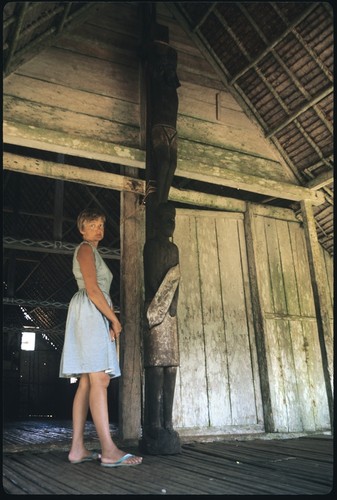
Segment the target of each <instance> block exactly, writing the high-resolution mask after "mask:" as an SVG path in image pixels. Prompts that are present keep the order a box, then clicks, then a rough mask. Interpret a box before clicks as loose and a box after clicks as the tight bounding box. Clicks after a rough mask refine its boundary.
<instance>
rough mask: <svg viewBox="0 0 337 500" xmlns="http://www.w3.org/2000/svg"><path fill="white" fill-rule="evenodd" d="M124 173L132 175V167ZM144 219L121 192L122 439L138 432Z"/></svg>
mask: <svg viewBox="0 0 337 500" xmlns="http://www.w3.org/2000/svg"><path fill="white" fill-rule="evenodd" d="M126 173H128V174H130V175H135V172H133V171H132V170H131V169H127V171H126ZM135 180H136V179H135ZM144 219H145V207H144V206H142V205H140V204H139V197H138V196H137V195H136V194H134V193H124V194H123V195H122V201H121V311H122V316H121V323H122V325H123V331H124V335H123V336H122V337H121V339H120V346H121V349H120V364H121V371H122V373H123V376H122V377H121V380H120V384H119V401H120V412H119V414H120V420H121V426H120V432H121V436H122V438H123V439H130V438H135V437H138V436H140V434H141V429H140V422H141V421H142V418H141V417H142V416H141V407H142V360H141V358H140V356H139V352H140V351H141V334H142V332H141V327H142V319H143V283H144V276H143V253H142V249H143V246H144V242H145V223H144ZM131 290H132V293H130V291H131Z"/></svg>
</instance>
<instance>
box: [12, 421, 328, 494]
mask: <svg viewBox="0 0 337 500" xmlns="http://www.w3.org/2000/svg"><path fill="white" fill-rule="evenodd" d="M115 430H116V429H115V428H112V432H113V433H114V431H115ZM3 436H4V439H3V488H4V490H5V493H7V494H10V495H25V494H26V495H42V494H43V495H66V494H67V495H90V494H96V495H97V494H103V495H104V494H110V495H165V494H166V495H329V494H331V493H332V491H333V439H332V437H331V436H330V435H326V434H324V435H317V436H310V437H308V436H306V437H297V438H292V439H270V438H268V439H267V438H263V436H262V437H261V438H259V439H257V438H249V439H247V438H245V439H244V440H239V439H240V438H237V439H235V440H234V439H230V440H222V441H216V442H190V443H185V444H183V452H182V453H181V454H179V455H167V456H163V455H161V456H149V455H147V456H144V461H143V464H142V465H140V466H136V467H119V468H115V469H106V468H104V467H101V466H100V464H99V462H87V463H83V464H79V465H71V464H69V462H68V460H67V453H68V448H69V441H70V437H71V423H69V422H61V423H55V422H16V423H12V424H10V425H6V424H5V427H4V434H3ZM86 441H87V442H88V443H89V446H88V447H89V448H90V449H98V441H97V437H96V435H95V430H94V428H93V426H92V424H90V423H89V424H88V426H87V428H86ZM118 444H119V446H120V447H121V448H122V449H126V448H125V446H123V443H118ZM126 451H129V452H134V453H137V450H136V449H135V448H134V449H132V447H130V446H128V447H127V450H126Z"/></svg>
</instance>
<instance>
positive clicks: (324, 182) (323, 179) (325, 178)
mask: <svg viewBox="0 0 337 500" xmlns="http://www.w3.org/2000/svg"><path fill="white" fill-rule="evenodd" d="M333 180H334V175H333V171H332V170H331V171H328V172H324V173H323V174H321V175H318V176H317V177H316V178H315V179H312V180H310V181H308V182H307V184H306V187H307V188H308V189H313V190H315V191H317V190H318V189H321V188H323V187H324V186H328V185H329V184H331V183H332V182H333Z"/></svg>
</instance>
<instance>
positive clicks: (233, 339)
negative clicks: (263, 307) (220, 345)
mask: <svg viewBox="0 0 337 500" xmlns="http://www.w3.org/2000/svg"><path fill="white" fill-rule="evenodd" d="M239 223H241V224H242V221H240V222H239V221H236V220H230V219H229V220H223V219H217V223H216V224H217V240H218V246H219V267H220V269H219V273H220V279H221V294H222V301H223V311H224V324H225V336H226V351H227V363H228V368H227V370H228V377H229V384H230V388H229V394H230V403H231V411H232V414H231V418H232V424H233V425H244V424H253V423H257V416H256V406H255V394H254V384H253V380H252V366H251V359H250V349H249V338H248V331H247V311H246V303H245V294H244V287H243V278H242V264H241V262H242V259H244V258H245V255H242V253H241V249H240V246H239V239H238V224H239ZM238 374H240V375H239V377H238Z"/></svg>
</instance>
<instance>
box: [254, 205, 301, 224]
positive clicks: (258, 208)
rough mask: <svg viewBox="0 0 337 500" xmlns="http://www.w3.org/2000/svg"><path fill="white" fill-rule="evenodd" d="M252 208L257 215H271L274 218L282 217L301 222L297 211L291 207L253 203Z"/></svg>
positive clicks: (282, 218)
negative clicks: (296, 213)
mask: <svg viewBox="0 0 337 500" xmlns="http://www.w3.org/2000/svg"><path fill="white" fill-rule="evenodd" d="M252 209H253V212H254V214H255V215H262V216H263V217H271V218H272V219H281V220H286V221H291V222H297V223H299V220H298V218H297V217H296V215H295V212H294V211H293V210H291V209H290V208H281V207H275V206H272V205H258V204H257V203H256V204H255V203H253V204H252Z"/></svg>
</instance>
